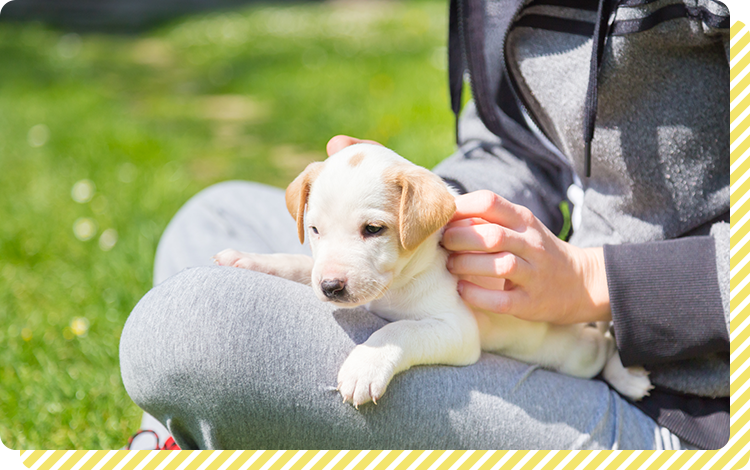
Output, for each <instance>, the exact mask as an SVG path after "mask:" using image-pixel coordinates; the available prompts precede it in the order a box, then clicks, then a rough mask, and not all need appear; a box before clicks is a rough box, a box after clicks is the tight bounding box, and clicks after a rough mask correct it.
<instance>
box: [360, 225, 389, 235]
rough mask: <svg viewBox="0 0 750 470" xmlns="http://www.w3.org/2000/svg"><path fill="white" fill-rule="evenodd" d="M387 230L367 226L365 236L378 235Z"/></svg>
mask: <svg viewBox="0 0 750 470" xmlns="http://www.w3.org/2000/svg"><path fill="white" fill-rule="evenodd" d="M383 230H385V227H383V226H380V225H365V231H364V235H377V234H379V233H381V232H382V231H383Z"/></svg>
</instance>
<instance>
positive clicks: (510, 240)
mask: <svg viewBox="0 0 750 470" xmlns="http://www.w3.org/2000/svg"><path fill="white" fill-rule="evenodd" d="M442 245H443V247H444V248H445V249H447V250H449V251H481V252H485V253H499V252H501V251H509V252H511V253H513V254H515V255H517V256H521V257H522V258H523V257H524V255H525V254H526V249H525V247H526V242H525V241H524V239H523V238H522V236H521V235H520V234H519V233H518V232H514V231H513V230H510V229H507V228H505V227H501V226H500V225H496V224H481V225H471V226H466V227H461V226H459V227H452V228H448V229H446V230H445V232H444V233H443V240H442Z"/></svg>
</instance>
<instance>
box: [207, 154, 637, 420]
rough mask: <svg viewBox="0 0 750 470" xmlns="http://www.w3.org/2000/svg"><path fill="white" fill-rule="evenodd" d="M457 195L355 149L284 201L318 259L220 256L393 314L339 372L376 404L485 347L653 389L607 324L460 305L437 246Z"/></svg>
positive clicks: (341, 380) (298, 182)
mask: <svg viewBox="0 0 750 470" xmlns="http://www.w3.org/2000/svg"><path fill="white" fill-rule="evenodd" d="M454 196H455V195H454V194H453V193H451V192H450V190H449V189H448V187H447V186H446V185H445V184H444V183H443V182H442V180H440V178H438V177H437V176H436V175H434V174H432V173H431V172H429V171H427V170H425V169H424V168H421V167H418V166H416V165H414V164H412V163H410V162H409V161H407V160H405V159H404V158H402V157H400V156H398V155H397V154H396V153H394V152H392V151H391V150H388V149H386V148H383V147H379V146H375V145H369V144H357V145H352V146H350V147H347V148H345V149H344V150H342V151H340V152H338V153H337V154H335V155H333V156H331V157H330V158H328V160H326V161H325V162H322V163H321V162H317V163H313V164H311V165H310V166H308V167H307V169H306V170H305V171H304V172H303V173H302V174H301V175H300V176H299V177H297V179H295V180H294V181H293V182H292V183H291V184H290V185H289V187H288V188H287V193H286V199H287V207H288V209H289V212H290V213H291V214H292V216H293V217H295V218H296V220H297V229H298V234H299V238H300V242H303V241H304V238H305V234H307V236H308V237H309V239H310V246H311V248H312V253H313V257H312V259H311V258H310V257H307V256H302V255H283V254H279V255H258V254H250V253H241V252H238V251H235V250H225V251H223V252H221V253H219V254H218V255H216V257H215V259H216V262H217V264H220V265H224V266H236V267H242V268H247V269H253V270H256V271H261V272H265V273H268V274H273V275H277V276H281V277H284V278H287V279H290V280H293V281H296V282H302V283H305V284H309V285H311V286H312V288H313V289H314V291H315V293H316V295H317V296H318V297H319V298H320V299H321V300H323V301H331V302H333V303H334V304H336V305H338V306H341V307H347V308H351V307H356V306H360V305H365V304H368V308H369V309H370V310H372V311H373V312H375V313H376V314H377V315H378V316H380V317H383V318H384V319H386V320H389V321H390V322H391V323H389V324H387V325H386V326H384V327H383V328H381V329H380V330H378V331H376V332H375V333H373V334H372V336H370V338H369V339H368V340H367V341H366V342H365V343H363V344H361V345H359V346H357V347H355V348H354V350H353V351H352V352H351V354H350V355H349V357H348V358H347V359H346V361H344V364H343V365H342V367H341V369H340V371H339V374H338V390H339V392H340V393H341V395H342V396H343V398H344V401H351V402H352V403H353V404H354V405H355V406H358V405H360V404H362V403H365V402H368V401H370V400H372V401H377V399H378V398H380V397H382V396H383V394H384V393H385V391H386V387H387V386H388V383H389V382H390V380H391V378H392V377H393V376H394V375H395V374H397V373H399V372H401V371H404V370H406V369H408V368H410V367H411V366H414V365H419V364H448V365H468V364H473V363H474V362H476V361H477V360H478V358H479V355H480V352H481V350H485V351H492V352H497V353H500V354H503V355H506V356H509V357H512V358H515V359H518V360H521V361H524V362H529V363H535V364H539V365H541V366H543V367H545V368H548V369H552V370H556V371H560V372H563V373H565V374H569V375H572V376H575V377H584V378H591V377H593V376H595V375H597V374H598V373H599V372H600V371H602V370H603V369H604V376H605V379H607V380H608V381H609V382H610V383H611V384H612V385H613V386H614V387H615V388H616V389H618V390H619V391H621V393H623V394H625V395H627V396H629V397H631V398H634V399H640V398H642V397H643V396H644V395H646V394H647V393H648V390H649V389H650V388H651V384H650V382H649V380H648V376H647V374H646V373H645V371H644V370H643V369H642V368H624V367H623V366H622V363H621V362H620V360H619V356H618V355H617V354H616V350H615V345H614V341H613V339H612V338H611V336H609V334H608V333H606V329H600V328H597V327H592V326H589V325H583V324H580V325H566V326H560V325H553V324H549V323H539V322H528V321H524V320H521V319H518V318H515V317H513V316H510V315H498V314H494V313H489V312H487V313H485V312H481V311H472V310H470V309H469V308H468V307H467V306H466V305H465V304H464V303H463V301H462V300H461V298H460V297H459V295H458V293H457V291H456V283H457V280H456V278H455V277H454V276H453V275H451V274H450V273H449V272H448V270H447V269H446V267H445V263H446V259H447V256H448V254H447V252H446V251H445V250H444V249H443V248H441V247H440V246H439V241H440V237H441V236H442V227H443V226H444V225H445V224H446V223H447V222H448V221H449V220H450V219H451V217H452V216H453V213H454V212H455V202H454ZM305 209H307V210H305ZM370 232H375V233H370ZM605 365H606V367H605Z"/></svg>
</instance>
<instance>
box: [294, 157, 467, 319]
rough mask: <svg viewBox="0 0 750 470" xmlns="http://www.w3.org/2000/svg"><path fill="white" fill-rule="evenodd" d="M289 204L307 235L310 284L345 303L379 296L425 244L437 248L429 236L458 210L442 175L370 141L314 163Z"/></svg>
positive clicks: (302, 236) (297, 184) (321, 293)
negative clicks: (309, 249) (308, 241)
mask: <svg viewBox="0 0 750 470" xmlns="http://www.w3.org/2000/svg"><path fill="white" fill-rule="evenodd" d="M286 203H287V208H288V209H289V212H290V213H291V214H292V217H294V218H295V219H296V220H297V231H298V235H299V238H300V242H302V243H303V242H304V239H305V233H307V236H308V237H309V238H310V246H311V248H312V252H313V258H314V260H315V261H314V266H313V271H312V286H313V289H314V290H315V292H316V294H317V296H318V297H319V298H320V299H321V300H325V301H331V302H334V303H336V304H337V305H340V306H342V307H355V306H358V305H362V304H366V303H368V302H371V301H372V300H375V299H377V298H380V297H382V296H383V295H384V294H385V292H386V290H387V289H388V288H389V287H390V286H391V285H392V283H393V282H394V280H398V278H399V275H400V274H401V272H402V270H403V269H404V267H406V266H407V265H408V264H409V262H410V261H411V260H412V258H414V254H415V253H416V252H418V251H419V248H420V247H421V246H423V244H430V246H431V248H432V249H434V248H435V245H436V244H437V237H432V238H431V236H432V235H433V234H434V233H436V232H437V231H438V230H439V229H440V228H441V227H443V226H444V225H445V224H446V223H448V221H449V220H450V218H451V217H452V216H453V213H454V212H455V210H456V206H455V202H454V198H453V196H452V195H451V194H450V192H449V191H448V189H447V187H446V186H445V184H444V183H443V182H442V180H440V178H439V177H437V176H436V175H434V174H433V173H431V172H429V171H427V170H425V169H424V168H421V167H419V166H416V165H414V164H412V163H410V162H409V161H408V160H405V159H403V158H402V157H400V156H398V155H397V154H395V153H394V152H392V151H391V150H388V149H386V148H383V147H379V146H376V145H369V144H357V145H352V146H350V147H347V148H345V149H344V150H342V151H340V152H338V153H337V154H335V155H333V156H331V157H330V158H329V159H328V160H326V161H325V162H316V163H312V164H310V165H309V166H308V167H307V168H306V169H305V171H304V172H302V174H301V175H299V176H298V177H297V178H296V179H295V180H294V181H293V182H292V183H291V184H290V185H289V187H288V188H287V191H286ZM428 239H430V241H429V242H426V240H428Z"/></svg>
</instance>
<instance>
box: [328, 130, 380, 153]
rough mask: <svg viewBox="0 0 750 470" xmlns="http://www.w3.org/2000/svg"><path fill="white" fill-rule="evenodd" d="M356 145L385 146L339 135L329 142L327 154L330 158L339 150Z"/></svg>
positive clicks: (372, 141) (371, 141)
mask: <svg viewBox="0 0 750 470" xmlns="http://www.w3.org/2000/svg"><path fill="white" fill-rule="evenodd" d="M354 144H375V145H380V146H382V145H383V144H381V143H379V142H375V141H374V140H363V139H357V138H354V137H349V136H348V135H337V136H335V137H333V138H331V140H329V141H328V143H327V144H326V152H327V153H328V156H329V157H330V156H331V155H333V154H334V153H336V152H338V151H339V150H343V149H344V148H346V147H348V146H350V145H354Z"/></svg>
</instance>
